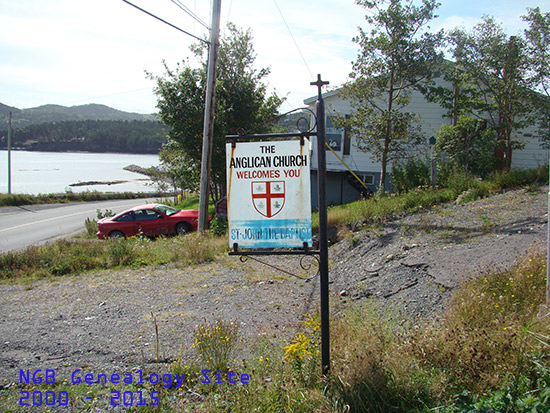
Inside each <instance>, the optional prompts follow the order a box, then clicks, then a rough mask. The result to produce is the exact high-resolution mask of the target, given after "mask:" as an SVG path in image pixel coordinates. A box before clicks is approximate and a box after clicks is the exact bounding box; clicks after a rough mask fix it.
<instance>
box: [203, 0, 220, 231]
mask: <svg viewBox="0 0 550 413" xmlns="http://www.w3.org/2000/svg"><path fill="white" fill-rule="evenodd" d="M220 11H221V0H212V24H211V29H210V46H209V49H208V68H207V73H206V99H205V108H204V128H203V132H202V158H201V181H200V187H199V191H200V192H199V223H198V230H199V231H203V232H204V231H206V229H207V227H208V197H209V191H208V185H209V183H210V169H211V165H212V144H213V139H214V109H215V105H214V102H215V97H216V66H217V63H218V47H219V37H220V14H221V13H220Z"/></svg>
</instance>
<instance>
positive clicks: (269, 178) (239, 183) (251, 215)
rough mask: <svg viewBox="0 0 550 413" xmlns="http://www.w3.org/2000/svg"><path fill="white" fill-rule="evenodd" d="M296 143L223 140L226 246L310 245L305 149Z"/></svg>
mask: <svg viewBox="0 0 550 413" xmlns="http://www.w3.org/2000/svg"><path fill="white" fill-rule="evenodd" d="M302 142H303V144H301V143H300V140H287V141H271V142H235V143H233V142H232V143H227V146H226V150H227V153H226V156H227V185H228V189H227V193H228V195H227V204H228V207H227V208H228V221H229V246H230V247H231V248H234V247H235V246H237V247H238V248H303V247H304V245H307V247H311V194H310V150H309V140H308V139H303V140H302ZM235 244H236V245H235Z"/></svg>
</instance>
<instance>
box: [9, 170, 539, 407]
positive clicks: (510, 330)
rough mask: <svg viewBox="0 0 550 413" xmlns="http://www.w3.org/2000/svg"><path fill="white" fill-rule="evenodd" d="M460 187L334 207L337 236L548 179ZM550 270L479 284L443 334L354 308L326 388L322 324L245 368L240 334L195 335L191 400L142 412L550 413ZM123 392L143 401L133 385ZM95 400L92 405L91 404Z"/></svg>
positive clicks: (206, 249)
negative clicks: (549, 282)
mask: <svg viewBox="0 0 550 413" xmlns="http://www.w3.org/2000/svg"><path fill="white" fill-rule="evenodd" d="M546 176H547V175H546ZM453 179H454V181H453V182H451V183H450V184H449V186H448V187H447V188H441V189H432V188H426V189H415V190H412V191H409V192H407V193H406V194H402V195H399V196H396V195H393V196H387V197H381V198H373V199H369V200H365V201H359V202H356V203H353V204H350V205H346V206H342V207H333V208H331V209H330V211H329V223H330V224H331V225H334V226H341V225H347V224H349V223H352V222H364V221H370V220H372V221H376V220H384V219H386V218H387V217H390V216H392V215H393V214H399V213H402V212H403V211H415V210H419V209H421V208H428V207H432V206H433V205H436V204H438V203H442V202H447V201H450V200H458V201H459V202H469V201H471V200H474V199H477V198H478V197H482V196H485V195H486V194H489V193H491V192H494V191H502V190H504V189H506V188H508V187H511V186H517V185H531V184H532V182H537V181H538V182H540V180H543V181H544V179H546V178H545V175H544V171H542V172H541V171H538V172H521V173H508V174H496V175H494V176H492V177H491V178H489V179H487V180H485V181H480V180H476V179H472V178H469V177H455V178H453ZM530 188H531V189H532V186H530ZM489 224H490V223H489V222H488V223H487V225H489ZM226 244H227V241H226V238H225V237H214V236H212V235H209V236H206V237H198V236H197V235H196V234H191V235H187V236H184V237H177V238H166V239H164V238H161V239H158V240H156V241H151V240H148V239H140V238H134V239H129V240H119V241H116V242H115V241H112V242H111V241H107V242H105V241H97V240H86V239H84V240H76V241H60V242H57V243H55V244H50V245H48V246H45V247H42V248H29V249H28V250H27V251H25V252H24V253H22V254H4V255H3V256H0V268H1V269H2V278H15V277H28V276H32V277H44V276H61V275H64V274H68V273H74V272H79V271H86V270H88V269H91V268H96V267H99V268H111V267H119V266H126V265H130V266H140V265H149V264H156V263H166V262H178V263H182V264H183V265H186V264H193V263H200V262H206V261H209V260H212V259H214V258H215V255H216V254H217V253H221V252H223V251H224V250H226V248H227V247H226ZM546 265H547V263H546V257H545V255H544V253H543V252H537V251H533V252H531V253H530V254H529V255H528V256H527V257H526V258H525V260H524V262H522V263H521V264H520V265H518V266H517V267H515V268H512V269H510V270H507V271H498V272H492V273H487V274H479V276H478V277H476V279H474V280H473V281H470V282H468V283H466V284H464V286H463V287H462V288H460V289H458V290H457V291H456V293H455V295H454V297H453V300H452V303H451V304H450V306H449V307H448V310H447V311H446V313H444V314H443V315H442V316H441V317H440V319H439V321H438V322H433V323H429V322H426V324H425V325H420V326H418V325H417V326H402V325H398V324H397V322H396V321H395V320H394V319H392V318H391V317H390V316H388V315H387V314H382V313H381V312H380V311H379V310H378V308H377V307H376V305H375V304H374V303H373V302H367V303H366V304H351V305H350V306H349V308H347V309H346V310H345V311H343V312H342V313H341V314H340V315H339V317H338V319H336V320H332V321H331V349H332V353H331V363H332V368H331V374H330V375H329V376H328V377H321V375H320V360H319V351H318V349H319V330H318V322H317V317H316V316H315V315H308V316H306V317H305V319H304V320H305V321H304V322H303V323H301V328H300V330H299V331H298V332H297V334H296V336H295V337H294V338H293V339H292V340H290V341H289V342H284V341H282V339H277V338H274V339H271V340H268V339H266V338H265V337H264V338H259V339H258V340H257V342H256V343H255V345H254V347H253V348H250V349H248V350H249V353H250V356H248V357H247V358H246V359H243V360H239V361H237V360H235V359H232V358H231V354H233V352H234V351H239V349H240V348H242V346H243V344H241V342H240V341H239V340H238V329H237V328H236V326H237V325H238V323H237V322H236V321H234V320H232V321H219V322H218V323H215V324H208V325H202V326H198V327H197V332H196V334H195V338H196V340H197V341H196V343H195V345H196V349H197V350H200V352H199V353H197V354H196V356H197V358H196V360H195V361H194V362H193V361H191V362H189V361H186V360H185V359H183V358H181V359H178V360H175V361H174V362H173V363H171V365H170V366H166V369H167V370H166V371H164V373H174V374H175V373H178V374H186V375H187V377H188V380H187V381H186V382H185V385H184V387H182V388H169V389H167V388H163V387H162V386H157V387H154V389H155V390H157V389H158V391H159V398H160V400H161V401H162V406H161V407H158V408H154V407H151V406H149V407H139V408H135V411H166V410H174V409H176V410H179V411H205V412H214V411H235V412H241V411H242V412H245V411H251V410H255V411H265V412H275V411H276V412H311V411H323V412H348V411H353V412H362V411H364V412H392V411H394V412H402V411H407V412H409V411H410V412H422V411H425V412H428V411H438V412H466V411H468V412H469V411H476V412H477V411H479V412H491V411H498V412H507V411H509V412H516V411H525V412H527V411H538V412H542V411H549V410H550V353H549V349H550V330H549V329H550V324H549V323H550V319H549V318H550V317H542V318H539V317H538V310H539V307H540V305H541V304H543V303H544V302H545V293H546V283H545V280H546ZM201 327H202V329H201ZM199 342H200V344H197V343H199ZM210 358H212V359H210ZM214 359H216V360H217V361H216V363H214ZM210 360H212V362H213V364H215V365H216V368H217V367H218V366H221V367H220V375H221V374H222V373H225V370H224V366H225V367H227V372H232V373H233V374H235V377H239V378H240V377H243V376H242V375H243V374H246V375H247V376H248V377H249V382H248V383H247V384H243V383H242V382H237V383H233V384H229V383H228V382H226V381H225V378H224V380H223V383H217V382H216V375H215V372H214V371H212V372H211V373H212V374H211V376H210V378H211V379H212V380H210V382H208V383H207V382H205V380H204V374H202V372H201V368H204V366H205V365H208V362H210ZM220 360H221V361H220ZM199 366H201V367H199ZM159 368H160V367H159ZM222 370H223V371H222ZM224 377H225V376H224ZM42 386H43V385H42ZM59 386H60V387H57V389H59V390H66V388H67V387H69V389H70V391H71V396H70V397H71V400H74V404H73V405H74V406H78V407H79V408H80V410H81V411H94V410H97V409H100V408H102V407H106V406H107V404H106V403H108V400H109V399H108V397H109V391H110V389H109V388H107V387H104V386H94V387H92V388H90V387H88V388H86V387H83V388H81V387H79V386H76V387H73V386H65V387H62V385H61V384H60V385H59ZM22 388H23V386H22V385H16V386H14V387H10V388H6V387H5V388H4V389H0V404H1V405H2V406H3V407H4V406H8V407H7V408H6V410H7V411H17V410H18V407H17V402H18V400H19V397H20V394H19V390H21V389H22ZM37 388H40V387H37ZM117 389H118V388H117ZM119 389H120V391H121V392H122V391H136V390H137V388H135V387H128V386H126V387H120V388H119ZM140 389H141V388H140ZM145 389H146V390H147V391H150V390H152V388H149V387H146V388H145ZM87 392H93V393H94V395H95V396H96V397H95V398H94V399H93V400H92V401H90V402H83V401H82V399H83V394H85V393H87ZM102 397H103V401H101V400H102ZM106 400H107V401H106ZM102 403H103V404H102Z"/></svg>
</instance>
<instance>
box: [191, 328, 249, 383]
mask: <svg viewBox="0 0 550 413" xmlns="http://www.w3.org/2000/svg"><path fill="white" fill-rule="evenodd" d="M238 333H239V327H238V326H237V325H236V324H235V323H233V322H227V321H224V320H221V319H218V320H217V321H216V322H215V323H208V322H204V323H202V324H201V325H200V326H197V327H196V329H195V333H194V336H195V342H194V343H193V349H195V351H196V352H197V354H198V356H199V359H200V360H201V361H202V365H203V366H208V368H209V369H210V370H212V371H216V370H218V369H219V370H220V371H221V372H227V371H228V369H230V365H231V364H232V359H233V355H234V353H235V351H236V345H237V342H238V338H239V334H238Z"/></svg>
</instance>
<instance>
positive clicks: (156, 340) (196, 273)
mask: <svg viewBox="0 0 550 413" xmlns="http://www.w3.org/2000/svg"><path fill="white" fill-rule="evenodd" d="M547 191H548V188H547V187H543V188H539V189H538V190H537V191H531V192H529V191H527V190H525V189H520V190H515V191H509V192H506V193H504V194H499V195H495V196H492V197H488V198H485V199H483V200H479V201H476V202H472V203H469V204H466V205H456V204H448V205H443V206H437V207H434V208H432V209H431V210H428V211H424V212H419V213H416V214H411V215H406V216H403V217H400V218H396V219H394V220H391V221H389V222H386V223H381V224H378V225H375V226H370V227H368V228H367V227H365V228H363V229H362V230H361V231H357V232H349V233H347V234H343V237H344V239H343V241H341V242H339V243H337V244H335V245H333V246H332V247H331V249H330V261H331V269H330V280H331V281H330V282H331V285H330V288H331V304H332V305H333V307H334V311H333V315H334V316H337V315H338V311H340V310H341V309H342V308H345V307H346V306H347V305H349V304H350V303H352V302H363V301H366V300H377V301H378V302H379V303H380V304H381V305H382V307H383V308H387V309H390V308H391V311H394V312H396V313H397V314H401V317H403V318H408V319H412V320H422V319H425V318H426V317H428V318H433V317H434V316H435V317H437V315H438V314H440V312H441V310H442V309H444V307H445V304H446V302H447V301H448V299H449V298H450V296H451V294H452V291H453V290H454V289H455V288H456V287H458V286H459V285H460V284H461V282H463V281H464V280H465V279H468V278H469V277H475V276H476V275H478V274H480V272H482V271H487V270H494V269H495V268H508V267H510V266H511V265H513V263H514V262H515V261H516V260H518V259H520V258H521V257H522V256H524V255H525V254H526V253H527V252H529V250H531V249H544V248H545V245H546V231H547V229H546V223H547V219H548V217H547V208H548V205H547ZM268 261H269V262H270V263H271V264H274V265H278V266H281V267H284V269H286V270H287V271H288V272H293V273H296V274H297V275H299V276H302V277H308V276H309V275H312V274H313V273H311V272H307V271H305V270H302V269H300V266H299V261H298V259H294V258H285V259H280V258H273V257H272V258H268ZM318 289H319V285H318V277H316V278H314V279H312V280H311V281H305V280H303V279H299V278H296V277H293V276H290V275H288V274H285V273H281V272H279V271H275V270H273V269H272V268H271V267H267V266H264V265H262V264H259V263H256V262H254V261H251V260H249V261H247V262H245V263H242V262H241V261H240V260H239V258H238V257H233V256H231V257H229V256H224V257H221V258H220V259H219V260H217V261H216V262H213V263H208V264H204V265H200V266H195V267H185V268H180V267H178V266H175V265H164V266H155V267H145V268H139V269H123V270H119V271H112V270H109V271H94V272H90V273H86V274H81V275H77V276H71V277H62V278H58V279H56V280H53V281H52V280H41V281H37V282H33V283H21V282H18V283H11V284H10V283H8V284H2V285H0V343H1V345H2V350H1V351H0V388H1V387H6V386H9V385H10V383H18V382H19V370H20V369H23V370H26V369H53V370H55V371H56V373H57V374H58V375H64V374H65V375H66V374H70V373H71V372H72V371H74V370H75V369H76V368H79V369H83V370H90V371H91V370H93V371H96V372H105V373H108V372H116V373H120V374H124V373H126V372H132V371H136V370H138V369H141V368H143V367H146V366H150V365H151V364H153V363H155V359H156V358H158V359H161V360H163V361H166V362H169V361H171V360H173V359H175V358H176V357H178V356H181V355H183V356H185V355H187V356H190V355H191V350H192V344H193V341H194V339H193V330H194V328H195V326H196V325H197V324H199V323H201V322H203V321H215V320H216V319H218V318H220V317H221V318H222V319H224V320H229V321H233V322H235V323H237V324H238V325H239V328H240V333H241V337H242V338H243V340H244V341H245V344H244V345H242V346H241V347H242V348H243V349H244V350H243V353H242V354H241V356H246V353H247V351H248V350H247V349H249V348H250V345H249V344H251V343H253V342H254V341H255V339H256V338H257V337H258V336H268V337H271V338H273V339H275V340H281V341H282V342H286V343H288V341H289V340H290V338H291V337H292V336H294V334H295V332H296V329H297V328H298V320H300V319H301V317H303V314H304V313H308V312H309V313H311V312H315V311H316V309H317V307H318ZM157 330H158V335H157V333H156V331H157Z"/></svg>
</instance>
